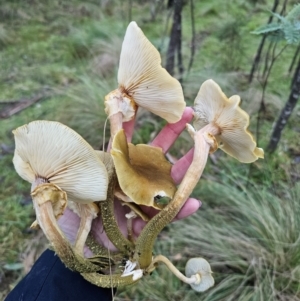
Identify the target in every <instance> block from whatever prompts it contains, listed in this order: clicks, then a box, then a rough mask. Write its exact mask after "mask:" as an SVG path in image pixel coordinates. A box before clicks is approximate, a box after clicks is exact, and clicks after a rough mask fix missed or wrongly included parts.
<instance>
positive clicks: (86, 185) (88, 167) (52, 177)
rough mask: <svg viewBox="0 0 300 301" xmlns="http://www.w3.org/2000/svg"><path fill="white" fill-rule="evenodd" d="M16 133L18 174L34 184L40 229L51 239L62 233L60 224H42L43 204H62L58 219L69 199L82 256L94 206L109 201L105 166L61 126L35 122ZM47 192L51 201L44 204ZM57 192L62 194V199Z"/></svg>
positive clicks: (85, 144)
mask: <svg viewBox="0 0 300 301" xmlns="http://www.w3.org/2000/svg"><path fill="white" fill-rule="evenodd" d="M13 133H14V136H15V142H16V149H15V155H14V158H13V163H14V166H15V169H16V171H17V172H18V174H19V175H20V176H21V177H22V178H23V179H24V180H26V181H28V182H30V183H31V184H32V197H33V201H34V206H35V209H36V212H37V219H38V222H39V224H40V226H41V227H42V229H43V230H44V232H45V234H46V236H47V237H48V239H49V238H50V237H52V236H51V233H49V232H48V231H49V229H50V228H52V229H53V227H55V228H57V229H56V230H55V231H58V232H59V231H60V230H59V229H58V225H57V224H56V223H55V224H54V225H47V226H45V225H44V224H43V222H42V221H41V220H39V218H40V216H41V213H40V212H41V211H42V210H43V209H42V207H43V203H47V202H48V201H49V202H52V206H53V207H54V208H56V207H57V206H55V205H54V204H55V203H57V202H59V203H60V206H58V207H59V208H60V210H58V211H57V210H56V211H57V212H56V213H55V216H56V217H58V216H59V215H60V214H62V213H63V210H64V208H65V206H66V202H67V198H68V199H69V200H72V201H74V202H76V203H77V206H76V208H77V212H80V217H81V224H80V228H79V230H78V239H77V241H76V244H75V249H76V250H77V251H78V252H80V253H81V254H82V252H83V245H84V242H85V239H86V236H87V235H88V232H89V230H90V226H91V222H92V217H94V216H95V215H96V212H97V208H96V206H95V205H94V204H93V202H96V201H101V200H105V199H106V193H107V187H108V175H107V171H106V169H105V166H104V164H103V163H102V161H101V160H100V158H99V157H98V156H97V154H96V153H95V151H94V150H93V148H92V147H91V146H90V145H89V144H88V143H87V142H86V141H85V140H84V139H83V138H82V137H81V136H80V135H79V134H77V133H76V132H75V131H73V130H72V129H70V128H68V127H67V126H65V125H63V124H61V123H59V122H52V121H34V122H31V123H29V124H27V125H24V126H21V127H19V128H17V129H16V130H14V131H13ZM46 190H47V193H48V195H47V199H45V200H44V201H43V202H40V198H41V197H43V194H44V191H46ZM37 191H38V193H37ZM51 191H53V194H52V193H51ZM56 191H61V192H60V194H59V196H58V192H56ZM62 192H64V193H65V194H67V195H64V194H63V193H62ZM73 207H74V206H73ZM47 229H48V230H47ZM59 233H60V232H59ZM49 235H50V236H49ZM50 240H51V238H50Z"/></svg>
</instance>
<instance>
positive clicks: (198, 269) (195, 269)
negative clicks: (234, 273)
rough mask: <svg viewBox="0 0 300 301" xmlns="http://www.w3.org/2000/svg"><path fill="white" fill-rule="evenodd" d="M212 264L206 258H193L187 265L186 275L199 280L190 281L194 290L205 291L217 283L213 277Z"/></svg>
mask: <svg viewBox="0 0 300 301" xmlns="http://www.w3.org/2000/svg"><path fill="white" fill-rule="evenodd" d="M211 274H212V271H211V268H210V264H209V263H208V262H207V261H206V260H205V259H204V258H192V259H190V260H189V261H188V262H187V263H186V266H185V275H186V276H187V277H190V278H192V277H195V278H197V280H196V281H195V282H193V283H190V286H191V287H192V289H193V290H195V291H197V292H204V291H206V290H207V289H209V288H210V287H212V286H213V285H214V284H215V280H214V278H213V277H212V275H211Z"/></svg>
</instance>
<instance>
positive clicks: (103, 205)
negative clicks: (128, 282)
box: [99, 175, 134, 254]
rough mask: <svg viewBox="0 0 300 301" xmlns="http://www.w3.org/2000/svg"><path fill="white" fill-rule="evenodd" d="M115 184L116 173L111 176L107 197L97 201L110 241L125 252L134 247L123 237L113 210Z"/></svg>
mask: <svg viewBox="0 0 300 301" xmlns="http://www.w3.org/2000/svg"><path fill="white" fill-rule="evenodd" d="M115 184H116V175H114V176H112V178H111V180H110V182H109V186H108V190H107V199H106V200H105V201H102V202H100V203H99V205H100V209H101V217H102V222H103V227H104V230H105V232H106V234H107V237H108V238H109V239H110V241H111V242H112V243H113V244H114V245H115V246H116V248H117V249H118V250H120V251H123V252H125V253H126V254H127V253H128V252H129V251H130V250H132V249H133V248H134V244H133V243H132V242H131V241H129V240H128V239H127V238H126V237H124V235H123V233H122V232H121V231H120V228H119V226H118V223H117V221H116V218H115V212H114V191H115Z"/></svg>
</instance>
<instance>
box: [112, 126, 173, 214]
mask: <svg viewBox="0 0 300 301" xmlns="http://www.w3.org/2000/svg"><path fill="white" fill-rule="evenodd" d="M111 154H112V157H113V160H114V164H115V168H116V173H117V176H118V181H119V185H120V187H121V189H122V191H123V192H124V193H125V194H126V195H127V196H128V197H129V198H130V199H131V200H132V201H133V202H134V203H136V204H138V205H146V206H151V207H154V208H157V209H162V208H163V207H164V206H165V205H167V204H166V203H168V202H169V201H170V200H171V199H172V198H173V195H174V193H175V191H176V186H175V184H174V181H173V179H172V178H171V176H170V174H171V167H172V165H171V164H170V163H169V162H168V161H167V160H166V159H165V157H164V154H163V152H162V150H161V149H160V148H158V147H152V146H149V145H144V144H138V145H133V144H131V143H129V144H127V141H126V136H125V133H124V130H120V131H119V132H118V133H117V134H116V135H115V137H114V140H113V144H112V150H111ZM161 199H163V201H162V200H161ZM165 202H166V203H165Z"/></svg>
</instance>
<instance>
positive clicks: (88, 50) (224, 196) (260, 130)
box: [0, 0, 300, 301]
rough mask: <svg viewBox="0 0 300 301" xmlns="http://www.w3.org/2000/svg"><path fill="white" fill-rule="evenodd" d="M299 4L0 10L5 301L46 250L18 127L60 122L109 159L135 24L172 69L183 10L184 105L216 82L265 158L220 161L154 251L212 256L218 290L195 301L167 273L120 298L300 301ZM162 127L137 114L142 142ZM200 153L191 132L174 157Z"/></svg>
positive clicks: (0, 261) (39, 5) (0, 242)
mask: <svg viewBox="0 0 300 301" xmlns="http://www.w3.org/2000/svg"><path fill="white" fill-rule="evenodd" d="M178 3H179V4H178ZM296 4H297V1H292V0H280V1H279V0H278V1H277V0H275V1H273V0H264V1H255V0H229V1H218V0H210V1H205V0H194V1H192V0H185V1H179V0H174V1H164V0H152V1H150V0H149V1H141V0H128V1H121V0H110V1H108V0H97V1H96V0H87V1H82V0H52V1H49V0H40V1H38V0H22V1H21V0H10V1H8V0H7V1H5V0H2V1H0V62H1V69H0V91H1V95H0V118H1V119H0V170H1V173H0V183H1V190H0V216H1V218H0V299H3V298H4V296H5V295H6V294H7V292H8V291H9V290H10V289H12V288H13V286H14V285H15V284H16V283H17V282H18V281H19V280H20V279H21V278H22V276H23V275H24V274H25V273H26V272H27V271H28V270H29V269H30V266H31V265H32V264H33V263H34V261H35V259H36V258H37V257H38V256H39V254H40V253H41V252H42V250H43V249H44V248H45V247H46V246H47V243H46V241H45V240H44V238H43V235H42V234H41V233H40V232H36V231H32V230H30V229H29V226H30V224H31V223H32V222H33V220H34V212H33V209H32V204H31V199H30V193H29V190H30V187H29V184H28V183H25V181H23V180H21V179H20V178H19V176H18V175H17V174H16V172H15V171H14V168H13V165H12V157H13V151H14V141H13V136H12V130H13V129H15V128H16V127H18V126H20V125H23V124H25V123H28V122H30V121H32V120H36V119H47V120H58V121H60V122H62V123H64V124H66V125H68V126H70V127H72V128H73V129H75V130H76V131H77V132H79V133H80V134H81V135H82V136H83V137H84V138H85V139H86V140H87V141H88V142H89V143H90V144H91V145H92V146H93V147H94V148H95V149H101V148H102V145H103V144H104V143H106V142H107V137H108V133H109V132H108V130H109V128H107V129H106V130H105V129H104V123H105V120H106V116H105V114H104V110H103V99H104V96H105V95H106V94H107V93H108V92H110V91H111V90H113V89H115V88H116V86H117V80H116V78H117V68H118V60H119V54H120V49H121V45H122V39H123V36H124V33H125V29H126V26H127V24H128V23H129V21H130V20H135V21H136V22H137V23H138V25H139V26H140V27H141V28H142V30H143V31H144V33H145V35H146V36H147V37H148V38H149V39H150V41H151V42H152V43H153V44H154V45H155V46H156V47H157V48H158V50H159V51H160V53H161V55H162V62H163V65H164V66H166V65H167V61H168V58H169V55H170V51H171V50H170V41H171V40H172V34H171V32H172V26H173V19H174V18H173V16H174V11H175V13H176V9H177V13H178V11H179V8H180V7H179V6H178V5H181V10H180V14H181V26H180V29H181V33H180V34H181V43H179V44H176V43H175V45H177V46H176V47H177V48H176V49H175V59H174V62H173V70H172V73H173V75H174V76H175V77H177V78H178V79H180V81H181V83H182V85H183V90H184V95H185V98H186V102H187V104H188V105H192V104H193V100H194V98H195V96H196V94H197V91H198V89H199V87H200V85H201V83H202V82H203V81H204V80H206V79H209V78H212V79H214V80H215V81H216V82H217V83H218V84H219V85H220V86H221V88H222V89H223V91H224V92H225V94H226V95H227V96H231V95H234V94H238V95H240V96H241V98H242V104H241V106H242V108H243V109H244V110H246V111H247V112H248V113H249V114H250V116H251V125H250V130H251V131H252V132H253V133H254V134H255V136H256V137H257V140H258V145H259V146H260V147H263V148H264V149H267V150H268V152H266V155H265V159H264V160H259V161H257V162H256V163H253V164H251V165H245V164H238V163H237V162H236V161H235V160H234V159H232V158H229V157H228V156H226V155H224V154H223V153H221V152H220V151H218V152H216V153H215V154H213V155H211V156H210V159H209V162H208V165H207V167H206V169H205V172H204V176H203V178H202V179H201V181H200V183H199V185H198V187H197V189H196V190H195V191H194V196H195V197H197V198H200V199H201V200H202V202H203V206H202V209H200V210H199V212H198V213H196V214H195V215H193V216H192V217H190V218H188V219H186V220H184V221H181V222H177V223H174V224H171V225H169V226H168V227H167V228H166V229H165V230H164V232H163V233H162V234H161V235H160V238H159V240H158V242H157V244H156V252H157V253H159V252H161V253H162V254H164V255H166V256H169V257H170V258H171V259H172V260H173V261H174V262H175V263H176V265H177V266H178V267H179V268H181V269H183V267H184V265H185V262H186V261H187V259H188V258H190V257H196V256H203V257H205V258H206V259H208V260H209V262H210V263H211V265H212V268H213V271H214V275H215V279H216V285H215V287H214V288H212V289H210V290H209V291H208V292H207V293H205V294H196V293H194V292H192V291H191V289H190V288H189V287H188V286H187V285H185V284H182V283H181V282H180V281H178V280H177V279H175V278H174V277H173V276H172V275H171V274H170V273H169V271H167V270H166V269H165V268H164V267H161V268H159V269H158V271H156V272H154V273H153V275H152V276H151V277H147V278H145V279H142V281H141V282H140V283H139V284H138V285H136V286H133V287H130V288H128V289H125V290H124V289H120V290H118V292H117V296H116V298H115V299H116V300H119V301H121V300H207V301H215V300H216V301H217V300H243V301H244V300H284V301H287V300H293V301H294V300H300V252H299V249H300V234H299V233H300V203H299V198H300V184H299V179H300V139H299V137H300V122H299V121H300V106H299V103H298V104H297V100H298V97H299V94H300V89H299V86H300V85H298V86H297V74H298V73H299V72H300V71H299V72H298V71H297V70H298V69H299V70H300V68H299V62H300V60H299V56H300V46H299V36H298V35H299V31H300V26H299V24H300V17H299V14H297V12H296V13H294V15H292V16H291V15H290V16H289V17H288V14H289V13H290V12H291V11H292V10H293V9H294V10H295V8H294V6H295V5H296ZM298 10H299V9H298ZM272 12H273V13H272ZM286 20H287V21H286ZM288 22H290V23H289V24H288ZM291 24H292V25H291ZM289 26H290V27H289ZM288 27H289V28H290V29H286V28H288ZM291 27H292V29H291ZM289 30H290V32H291V31H292V30H293V32H292V33H291V34H289ZM287 32H288V33H287ZM253 33H255V34H256V35H255V34H253ZM173 38H174V37H173ZM179 47H180V48H179ZM178 52H179V53H178ZM297 72H298V73H297ZM299 79H300V73H299ZM297 88H298V94H297V95H298V97H296V96H297V95H296V94H295V93H296V92H297ZM291 95H292V96H293V95H294V98H295V97H296V100H295V99H294V103H293V104H294V106H293V107H289V109H290V115H289V116H288V117H287V118H286V119H284V120H283V121H284V126H283V127H282V129H281V130H280V133H279V138H278V141H277V144H276V146H275V147H272V145H271V146H270V139H271V136H272V135H273V134H274V128H275V129H276V127H275V126H274V125H275V124H277V125H278V120H280V116H281V115H282V114H283V113H284V112H285V111H284V110H285V108H286V105H287V104H288V102H289V100H290V99H291ZM295 95H296V96H295ZM282 110H283V111H282ZM281 121H282V120H281ZM163 125H164V122H162V121H161V120H160V119H158V118H157V117H154V116H153V115H151V114H150V113H148V112H139V116H138V119H137V122H136V132H135V136H134V138H133V141H134V143H147V142H148V141H149V139H151V138H153V137H154V136H155V134H156V133H157V132H158V131H159V130H160V129H161V128H162V126H163ZM276 133H277V134H278V131H277V132H276ZM276 133H275V134H276ZM105 137H106V138H105ZM191 145H192V141H191V139H190V138H189V136H188V135H187V134H186V133H183V134H182V135H181V137H180V139H179V140H178V141H177V142H176V144H175V145H174V147H173V148H172V150H171V151H170V153H171V155H172V156H174V157H175V158H178V157H180V156H181V155H183V154H184V153H185V152H186V151H187V150H188V149H189V148H190V147H191Z"/></svg>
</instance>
